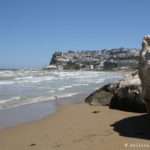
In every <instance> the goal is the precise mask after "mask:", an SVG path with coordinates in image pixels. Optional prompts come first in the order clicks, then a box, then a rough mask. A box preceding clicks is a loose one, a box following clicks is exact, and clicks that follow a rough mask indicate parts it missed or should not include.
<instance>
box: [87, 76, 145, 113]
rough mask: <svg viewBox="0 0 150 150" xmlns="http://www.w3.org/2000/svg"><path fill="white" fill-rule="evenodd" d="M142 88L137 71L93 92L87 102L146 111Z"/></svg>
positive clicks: (127, 109)
mask: <svg viewBox="0 0 150 150" xmlns="http://www.w3.org/2000/svg"><path fill="white" fill-rule="evenodd" d="M141 89H142V88H141V82H140V79H139V77H138V75H137V73H133V74H132V75H129V76H128V77H127V78H124V79H121V80H117V81H116V82H114V83H111V84H108V85H105V86H104V87H102V88H100V89H99V90H97V91H95V92H93V93H92V94H90V95H89V96H88V97H87V98H86V99H85V102H87V103H89V104H90V105H109V107H110V108H113V109H120V110H124V111H133V112H146V107H145V102H144V101H143V99H142V96H141V93H142V90H141Z"/></svg>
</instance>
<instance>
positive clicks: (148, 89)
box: [139, 35, 150, 113]
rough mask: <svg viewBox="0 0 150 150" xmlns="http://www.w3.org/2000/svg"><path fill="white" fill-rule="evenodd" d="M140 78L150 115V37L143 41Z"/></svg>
mask: <svg viewBox="0 0 150 150" xmlns="http://www.w3.org/2000/svg"><path fill="white" fill-rule="evenodd" d="M139 77H140V79H141V83H142V89H143V98H144V100H145V102H146V106H147V111H148V112H149V113H150V35H148V36H145V37H144V38H143V41H142V50H141V52H140V58H139Z"/></svg>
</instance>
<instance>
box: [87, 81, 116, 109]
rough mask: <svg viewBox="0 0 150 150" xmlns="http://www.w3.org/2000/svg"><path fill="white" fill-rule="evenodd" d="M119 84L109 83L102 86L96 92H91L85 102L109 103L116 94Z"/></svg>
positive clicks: (94, 103) (91, 103) (93, 104)
mask: <svg viewBox="0 0 150 150" xmlns="http://www.w3.org/2000/svg"><path fill="white" fill-rule="evenodd" d="M116 86H117V84H115V83H113V84H110V83H109V84H107V85H105V86H103V87H102V88H100V89H98V90H96V91H95V92H93V93H91V94H90V95H89V96H88V97H87V98H86V99H85V102H86V103H88V104H90V105H92V106H95V105H103V106H105V105H109V104H110V100H111V99H112V97H113V95H114V91H115V89H116Z"/></svg>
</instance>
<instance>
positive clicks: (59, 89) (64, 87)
mask: <svg viewBox="0 0 150 150" xmlns="http://www.w3.org/2000/svg"><path fill="white" fill-rule="evenodd" d="M69 88H72V86H70V85H68V86H63V87H60V88H58V91H63V90H65V89H69Z"/></svg>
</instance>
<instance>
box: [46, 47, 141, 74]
mask: <svg viewBox="0 0 150 150" xmlns="http://www.w3.org/2000/svg"><path fill="white" fill-rule="evenodd" d="M139 51H140V49H136V48H123V47H121V48H114V49H103V50H81V51H76V50H68V51H67V52H64V51H56V52H54V53H53V55H52V59H51V61H50V64H49V66H47V69H55V68H57V69H58V68H60V69H64V70H95V71H98V70H126V69H127V70H132V69H136V68H137V66H138V57H139Z"/></svg>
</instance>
